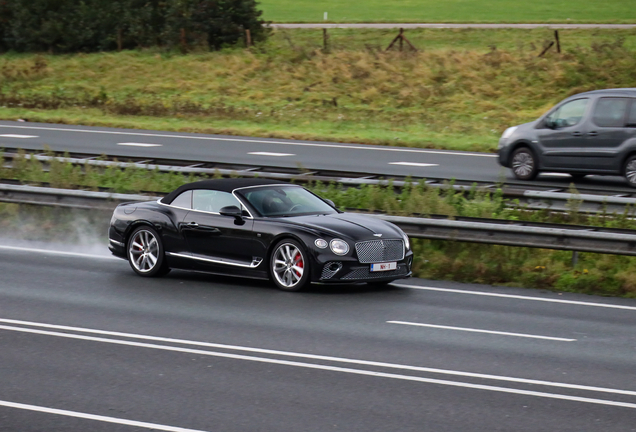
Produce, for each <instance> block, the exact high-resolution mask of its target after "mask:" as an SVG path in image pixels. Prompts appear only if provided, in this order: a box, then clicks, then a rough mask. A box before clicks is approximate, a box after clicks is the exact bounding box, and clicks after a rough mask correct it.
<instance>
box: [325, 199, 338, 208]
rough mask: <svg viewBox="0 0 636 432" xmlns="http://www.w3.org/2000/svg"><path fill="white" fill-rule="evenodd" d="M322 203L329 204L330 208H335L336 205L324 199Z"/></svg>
mask: <svg viewBox="0 0 636 432" xmlns="http://www.w3.org/2000/svg"><path fill="white" fill-rule="evenodd" d="M324 201H325V202H326V203H327V204H329V205H330V206H331V207H333V208H336V205H335V204H334V203H333V201H331V200H330V199H324Z"/></svg>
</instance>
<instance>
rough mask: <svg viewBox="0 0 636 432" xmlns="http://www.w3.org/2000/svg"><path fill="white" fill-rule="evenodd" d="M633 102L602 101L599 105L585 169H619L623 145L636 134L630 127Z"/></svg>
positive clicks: (623, 100)
mask: <svg viewBox="0 0 636 432" xmlns="http://www.w3.org/2000/svg"><path fill="white" fill-rule="evenodd" d="M631 102H632V99H630V98H626V97H602V98H599V99H598V100H597V101H596V103H595V104H594V110H593V112H592V121H591V127H590V129H589V131H588V132H587V137H586V148H585V152H584V153H583V155H584V167H585V168H588V169H596V170H598V169H601V170H611V169H612V168H614V169H616V168H618V167H619V166H620V160H619V157H620V156H621V153H620V151H621V144H623V143H624V142H625V141H626V140H628V139H629V138H631V137H634V136H635V132H636V130H635V129H634V128H633V127H632V128H629V127H627V114H628V112H629V107H630V105H631Z"/></svg>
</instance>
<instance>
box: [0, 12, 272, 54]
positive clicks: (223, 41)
mask: <svg viewBox="0 0 636 432" xmlns="http://www.w3.org/2000/svg"><path fill="white" fill-rule="evenodd" d="M260 16H261V11H259V10H257V9H256V1H255V0H173V1H168V2H166V1H162V0H83V1H79V2H78V1H76V0H0V50H15V51H19V52H43V51H49V52H57V53H70V52H90V51H108V50H114V49H122V48H138V47H151V46H167V47H174V46H180V47H181V48H183V49H186V48H187V47H189V46H193V45H198V46H208V47H210V48H213V49H219V48H221V47H223V46H226V45H232V44H235V43H236V42H237V41H238V40H239V39H241V38H243V37H244V34H245V30H247V29H249V30H250V33H251V37H252V38H253V39H254V40H260V39H263V38H265V36H266V32H265V28H264V27H263V20H261V18H260Z"/></svg>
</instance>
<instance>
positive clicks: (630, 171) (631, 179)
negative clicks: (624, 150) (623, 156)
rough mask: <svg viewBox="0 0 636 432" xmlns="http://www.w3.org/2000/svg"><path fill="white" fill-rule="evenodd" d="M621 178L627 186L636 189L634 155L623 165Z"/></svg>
mask: <svg viewBox="0 0 636 432" xmlns="http://www.w3.org/2000/svg"><path fill="white" fill-rule="evenodd" d="M623 176H624V177H625V180H627V184H629V185H630V186H631V187H634V188H636V155H632V156H630V157H628V158H627V160H626V161H625V165H623Z"/></svg>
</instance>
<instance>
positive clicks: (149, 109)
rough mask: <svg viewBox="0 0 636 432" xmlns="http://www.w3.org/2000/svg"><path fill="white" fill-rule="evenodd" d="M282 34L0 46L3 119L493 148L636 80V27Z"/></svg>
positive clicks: (0, 100)
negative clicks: (192, 42) (571, 102)
mask: <svg viewBox="0 0 636 432" xmlns="http://www.w3.org/2000/svg"><path fill="white" fill-rule="evenodd" d="M329 35H330V38H329V48H328V50H327V51H326V52H324V51H323V50H322V31H320V30H293V31H283V30H280V31H275V32H274V33H273V35H272V37H271V39H270V40H269V41H268V42H267V43H265V44H263V45H261V46H258V47H255V48H252V49H250V50H245V49H238V48H237V49H229V50H226V51H222V52H215V53H191V54H188V55H181V54H175V53H165V52H158V51H134V52H122V53H103V54H86V55H83V54H77V55H63V56H52V55H17V54H4V55H1V56H0V118H3V119H16V118H27V119H29V120H32V121H44V122H59V123H74V124H85V125H102V126H116V127H130V128H145V129H161V130H173V131H191V132H207V133H223V134H234V135H250V136H264V137H281V138H300V139H316V140H330V141H345V142H364V143H375V144H388V145H406V146H414V147H431V148H448V149H456V150H472V151H476V150H480V151H493V150H494V149H495V147H496V144H497V141H498V138H499V136H500V134H501V132H502V131H503V129H505V128H506V127H508V126H510V125H514V124H518V123H522V122H526V121H529V120H532V119H534V118H536V117H537V116H539V115H540V114H542V113H543V112H544V111H545V110H547V109H548V108H549V107H550V106H552V105H553V104H554V103H556V102H557V101H559V100H560V99H562V98H563V97H566V96H568V95H571V94H573V93H577V92H581V91H586V90H592V89H599V88H608V87H633V86H636V79H635V78H634V71H635V70H636V56H635V55H634V54H635V52H636V30H586V31H583V30H568V31H561V44H562V46H563V49H564V53H563V54H560V55H559V54H556V52H555V51H554V48H553V49H552V50H550V51H549V52H548V54H547V55H546V56H545V57H543V58H538V56H537V55H538V53H539V52H540V51H541V49H542V47H543V46H544V44H545V43H546V42H547V41H549V40H550V39H551V38H552V37H553V32H552V31H549V30H545V29H543V30H412V31H408V32H407V36H408V37H409V39H410V40H411V41H412V42H413V43H414V45H415V46H417V47H418V48H419V49H420V51H418V52H416V53H411V52H406V51H405V52H403V53H400V52H385V51H384V49H385V48H386V46H387V45H388V44H389V42H390V41H391V40H392V38H393V37H394V36H395V35H396V31H394V30H330V31H329Z"/></svg>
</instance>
